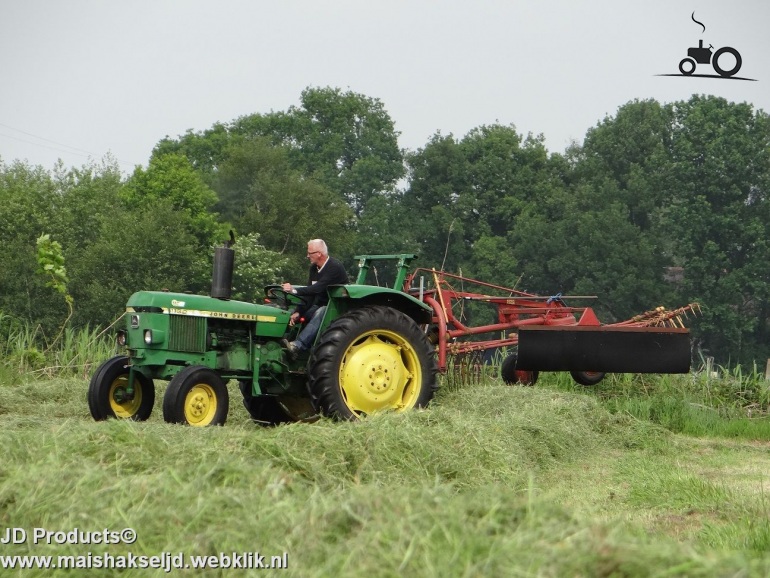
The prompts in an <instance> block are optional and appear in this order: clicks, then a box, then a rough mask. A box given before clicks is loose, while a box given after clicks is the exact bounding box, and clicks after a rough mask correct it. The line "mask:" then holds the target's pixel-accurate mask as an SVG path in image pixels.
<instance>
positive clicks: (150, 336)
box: [144, 329, 166, 345]
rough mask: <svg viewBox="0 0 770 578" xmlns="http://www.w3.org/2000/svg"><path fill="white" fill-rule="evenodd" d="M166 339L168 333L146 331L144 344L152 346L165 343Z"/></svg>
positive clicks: (155, 330)
mask: <svg viewBox="0 0 770 578" xmlns="http://www.w3.org/2000/svg"><path fill="white" fill-rule="evenodd" d="M165 338H166V332H165V331H161V330H160V329H145V330H144V343H145V344H146V345H152V344H153V343H163V340H164V339H165Z"/></svg>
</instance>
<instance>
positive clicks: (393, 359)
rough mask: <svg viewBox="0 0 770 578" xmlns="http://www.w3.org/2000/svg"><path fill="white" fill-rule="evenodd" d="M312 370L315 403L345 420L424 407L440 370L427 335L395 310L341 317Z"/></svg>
mask: <svg viewBox="0 0 770 578" xmlns="http://www.w3.org/2000/svg"><path fill="white" fill-rule="evenodd" d="M308 367H309V374H310V382H309V389H310V394H311V397H312V399H313V404H314V405H315V407H316V408H317V409H318V410H320V411H321V412H322V413H323V414H324V415H326V416H329V417H333V418H335V419H341V420H354V419H357V418H359V417H362V416H365V415H368V414H371V413H375V412H378V411H386V410H392V411H407V410H409V409H412V408H415V407H425V406H426V405H428V403H429V402H430V401H431V399H433V396H434V394H435V392H436V387H437V386H436V374H437V373H438V366H437V364H436V358H435V355H434V350H433V347H432V346H431V344H430V343H429V341H428V339H427V337H426V336H425V333H424V332H422V331H421V330H420V328H419V327H418V326H417V324H416V323H415V322H414V321H413V320H412V319H411V318H409V317H407V316H406V315H405V314H403V313H401V312H400V311H398V310H396V309H393V308H391V307H384V306H371V307H362V308H361V309H354V310H353V311H351V312H349V313H347V314H345V315H343V316H342V317H340V318H338V319H336V320H335V321H334V322H333V323H332V324H331V325H330V326H329V328H328V329H327V330H326V331H325V332H324V333H323V335H322V336H321V338H320V340H319V341H318V344H317V345H316V347H315V348H314V349H313V353H312V355H311V357H310V361H309V363H308Z"/></svg>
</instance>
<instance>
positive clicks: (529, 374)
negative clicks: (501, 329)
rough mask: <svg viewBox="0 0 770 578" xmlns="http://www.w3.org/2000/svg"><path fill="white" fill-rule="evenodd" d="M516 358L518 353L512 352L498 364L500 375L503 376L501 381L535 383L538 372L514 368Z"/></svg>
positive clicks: (538, 375)
mask: <svg viewBox="0 0 770 578" xmlns="http://www.w3.org/2000/svg"><path fill="white" fill-rule="evenodd" d="M518 359H519V357H518V355H516V354H515V353H512V354H511V355H509V356H508V357H506V358H505V359H504V360H503V363H502V364H500V377H502V378H503V383H506V384H508V385H516V384H521V385H535V384H536V383H537V378H538V377H540V372H539V371H526V370H523V369H516V362H517V361H518Z"/></svg>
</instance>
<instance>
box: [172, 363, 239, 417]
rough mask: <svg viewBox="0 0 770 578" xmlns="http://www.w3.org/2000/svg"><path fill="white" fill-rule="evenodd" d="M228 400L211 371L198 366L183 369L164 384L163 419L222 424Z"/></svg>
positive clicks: (225, 389) (223, 384)
mask: <svg viewBox="0 0 770 578" xmlns="http://www.w3.org/2000/svg"><path fill="white" fill-rule="evenodd" d="M229 403H230V397H229V395H228V393H227V386H226V385H225V382H224V381H222V378H221V377H219V375H217V374H216V373H215V372H214V371H212V370H211V369H209V368H208V367H204V366H202V365H193V366H190V367H185V368H184V369H183V370H182V371H180V372H179V373H177V374H176V375H175V376H174V377H172V378H171V381H169V382H168V387H167V388H166V394H165V396H164V397H163V419H164V420H166V421H167V422H169V423H181V424H187V425H194V426H199V427H203V426H207V425H223V424H224V423H225V421H226V420H227V411H228V409H229Z"/></svg>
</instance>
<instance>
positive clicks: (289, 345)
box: [281, 339, 299, 359]
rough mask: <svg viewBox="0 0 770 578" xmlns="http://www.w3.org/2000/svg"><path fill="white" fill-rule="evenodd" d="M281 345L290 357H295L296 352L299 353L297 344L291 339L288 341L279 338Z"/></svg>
mask: <svg viewBox="0 0 770 578" xmlns="http://www.w3.org/2000/svg"><path fill="white" fill-rule="evenodd" d="M281 345H283V348H284V349H285V350H286V352H287V353H288V354H289V357H291V358H292V359H296V358H297V354H298V353H299V347H297V345H296V344H295V343H294V342H293V341H289V340H288V339H281Z"/></svg>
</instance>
